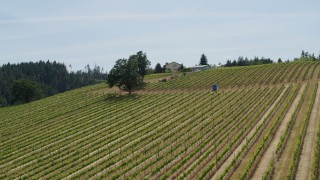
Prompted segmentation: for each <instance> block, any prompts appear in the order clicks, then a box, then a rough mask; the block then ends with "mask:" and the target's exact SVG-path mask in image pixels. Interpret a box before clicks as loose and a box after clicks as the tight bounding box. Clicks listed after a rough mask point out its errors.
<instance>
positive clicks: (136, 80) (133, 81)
mask: <svg viewBox="0 0 320 180" xmlns="http://www.w3.org/2000/svg"><path fill="white" fill-rule="evenodd" d="M107 81H108V84H109V86H110V87H113V86H117V87H119V88H121V89H124V90H127V91H129V94H131V91H132V90H133V89H135V88H137V87H140V86H141V85H142V83H143V78H142V76H141V75H140V73H139V67H138V61H137V59H136V58H129V60H127V59H119V60H117V61H116V64H115V65H114V67H113V68H112V69H111V71H110V73H109V74H108V78H107Z"/></svg>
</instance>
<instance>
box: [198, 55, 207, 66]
mask: <svg viewBox="0 0 320 180" xmlns="http://www.w3.org/2000/svg"><path fill="white" fill-rule="evenodd" d="M199 65H208V60H207V57H206V55H204V54H202V55H201V58H200V63H199Z"/></svg>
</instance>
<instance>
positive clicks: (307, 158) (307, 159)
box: [296, 85, 320, 179]
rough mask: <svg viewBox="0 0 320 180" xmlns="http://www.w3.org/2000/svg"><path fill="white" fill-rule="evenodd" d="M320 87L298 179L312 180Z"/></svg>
mask: <svg viewBox="0 0 320 180" xmlns="http://www.w3.org/2000/svg"><path fill="white" fill-rule="evenodd" d="M319 107H320V85H318V89H317V94H316V99H315V102H314V105H313V108H312V112H311V116H310V120H309V124H308V127H307V132H306V137H305V140H304V144H303V148H302V153H301V156H300V162H299V166H298V171H297V176H296V179H311V172H312V161H313V155H314V149H315V146H316V139H317V129H318V127H319V119H318V118H319V117H320V109H319Z"/></svg>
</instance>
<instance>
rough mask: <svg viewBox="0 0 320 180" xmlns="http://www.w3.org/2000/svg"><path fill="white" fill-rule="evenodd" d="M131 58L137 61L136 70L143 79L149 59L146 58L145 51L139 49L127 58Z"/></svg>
mask: <svg viewBox="0 0 320 180" xmlns="http://www.w3.org/2000/svg"><path fill="white" fill-rule="evenodd" d="M133 59H135V60H136V61H137V63H138V72H139V74H140V76H141V77H142V79H143V78H144V76H145V75H146V74H147V70H148V68H149V66H150V61H149V60H148V58H147V55H146V53H143V52H142V51H139V52H137V53H136V54H134V55H131V56H130V57H129V60H133Z"/></svg>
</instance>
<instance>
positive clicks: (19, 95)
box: [12, 80, 43, 103]
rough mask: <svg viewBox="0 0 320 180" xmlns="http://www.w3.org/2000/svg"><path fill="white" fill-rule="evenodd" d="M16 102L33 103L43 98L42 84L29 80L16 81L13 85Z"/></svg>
mask: <svg viewBox="0 0 320 180" xmlns="http://www.w3.org/2000/svg"><path fill="white" fill-rule="evenodd" d="M12 95H13V101H14V102H25V103H28V102H31V101H33V100H37V99H40V98H41V97H43V92H42V90H41V87H40V84H39V83H36V82H34V81H29V80H16V81H14V82H13V85H12Z"/></svg>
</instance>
